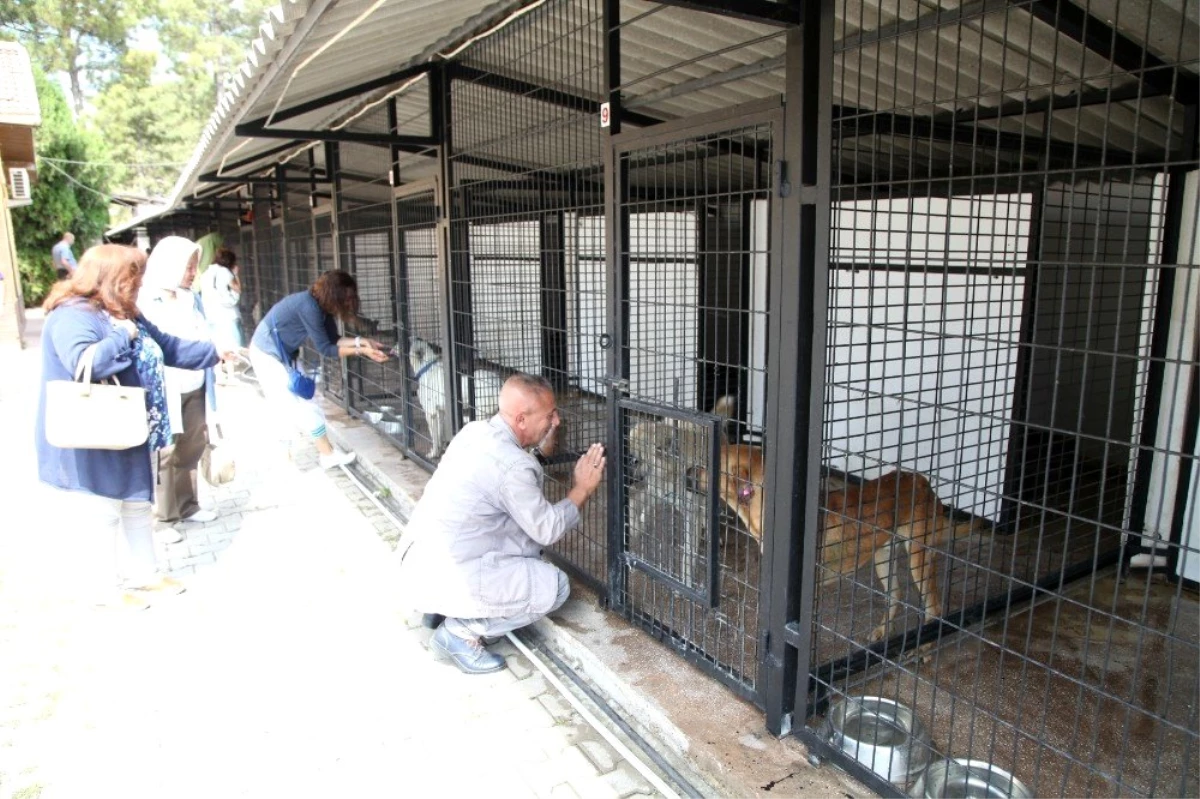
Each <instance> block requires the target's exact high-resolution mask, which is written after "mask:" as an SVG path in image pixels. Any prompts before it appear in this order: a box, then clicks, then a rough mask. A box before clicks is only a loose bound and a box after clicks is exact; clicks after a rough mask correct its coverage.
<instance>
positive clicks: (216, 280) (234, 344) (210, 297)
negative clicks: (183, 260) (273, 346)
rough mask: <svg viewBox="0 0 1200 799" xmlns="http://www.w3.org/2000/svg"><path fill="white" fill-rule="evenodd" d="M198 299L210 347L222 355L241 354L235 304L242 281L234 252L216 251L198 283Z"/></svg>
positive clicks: (239, 329) (239, 297)
mask: <svg viewBox="0 0 1200 799" xmlns="http://www.w3.org/2000/svg"><path fill="white" fill-rule="evenodd" d="M200 297H201V299H202V300H203V302H204V316H205V318H206V319H208V327H209V330H211V331H212V339H213V343H214V344H216V345H217V347H218V349H220V350H222V351H225V350H240V349H241V348H242V346H243V341H242V327H241V315H240V313H239V311H238V302H239V300H241V297H242V281H241V278H240V277H239V276H238V263H237V254H236V253H234V251H233V250H231V249H229V248H227V247H221V248H219V249H218V250H217V252H216V254H215V255H214V256H213V262H212V264H210V265H209V267H208V269H206V270H204V275H203V276H202V277H201V279H200ZM226 366H230V365H229V364H227V365H226Z"/></svg>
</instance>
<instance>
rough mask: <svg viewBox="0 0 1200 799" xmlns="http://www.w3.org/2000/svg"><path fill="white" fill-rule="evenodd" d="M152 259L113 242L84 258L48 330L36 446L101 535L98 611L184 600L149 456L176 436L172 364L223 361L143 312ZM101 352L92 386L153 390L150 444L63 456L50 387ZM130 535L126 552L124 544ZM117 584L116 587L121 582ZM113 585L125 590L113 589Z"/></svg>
mask: <svg viewBox="0 0 1200 799" xmlns="http://www.w3.org/2000/svg"><path fill="white" fill-rule="evenodd" d="M145 265H146V256H145V255H144V254H143V253H141V252H140V251H139V250H136V249H134V248H132V247H122V246H118V245H115V244H104V245H100V246H98V247H92V248H91V249H89V250H88V251H87V252H85V253H84V254H83V257H82V258H81V259H80V260H79V266H78V267H77V268H76V269H75V272H74V273H73V274H72V275H71V277H70V279H69V280H64V281H60V282H59V283H58V284H56V285H55V286H54V288H53V290H52V291H51V292H50V296H49V297H47V298H46V302H45V305H44V307H45V310H46V323H45V326H44V327H43V328H42V385H41V395H40V397H39V400H38V413H37V421H36V424H35V431H34V436H35V443H36V446H37V456H38V476H39V477H40V479H41V480H42V482H44V483H48V484H49V485H52V486H54V487H56V488H59V489H62V490H63V491H69V492H73V493H74V494H75V496H74V497H73V498H72V502H71V503H68V504H69V505H70V504H74V506H75V508H76V509H77V510H78V513H79V520H78V525H79V526H80V527H83V528H96V529H95V534H94V535H86V536H85V540H87V541H88V543H89V545H92V546H94V547H95V550H94V553H93V555H94V558H93V559H94V560H96V561H97V562H103V563H105V564H106V567H105V568H104V569H98V570H96V574H95V583H96V584H95V586H94V589H95V590H96V593H97V595H98V599H99V603H100V604H106V605H118V606H123V607H131V608H144V607H146V606H147V603H146V600H147V597H148V596H152V595H154V594H155V593H159V594H177V593H180V592H181V591H183V586H182V585H181V584H180V583H179V582H178V581H177V580H174V579H172V578H170V577H165V576H162V575H160V574H158V573H157V569H156V562H155V554H154V540H153V537H152V528H153V524H154V520H153V511H152V506H151V503H152V502H153V500H154V482H153V478H152V476H151V469H150V453H151V451H152V450H154V449H160V448H162V447H163V446H166V444H167V442H169V441H170V438H171V430H170V421H169V419H168V416H167V413H166V393H165V389H164V386H163V374H164V371H163V369H164V366H177V367H181V368H183V369H204V368H206V367H209V366H212V365H214V364H216V363H217V361H218V360H220V358H219V356H218V354H217V351H216V348H215V347H213V345H212V343H211V342H209V341H187V340H184V339H180V338H176V337H175V336H171V335H168V334H166V333H163V332H162V331H161V330H159V329H158V328H157V327H155V326H154V325H153V324H151V323H150V322H148V321H147V320H146V319H145V318H144V317H143V316H142V315H141V314H139V313H138V309H137V295H138V289H139V288H140V287H141V285H142V274H143V271H144V270H145ZM92 346H95V357H94V359H93V362H92V364H93V365H92V379H93V380H97V381H99V380H106V379H108V378H110V377H113V376H116V378H117V381H118V382H120V383H121V385H124V386H139V387H141V388H144V389H146V396H147V405H148V407H147V416H148V418H149V421H150V437H149V439H148V440H147V441H146V443H144V444H140V445H138V446H136V447H130V448H129V449H123V450H99V449H64V448H61V447H55V446H53V445H51V444H50V443H49V442H48V441H47V440H46V383H47V382H48V381H51V380H72V379H74V375H75V368H76V365H77V364H78V363H79V359H80V357H81V356H82V355H83V353H84V351H85V350H87V349H88V348H90V347H92ZM122 534H123V535H124V538H125V544H126V545H127V546H120V545H119V538H118V537H119V536H120V535H122ZM114 576H115V578H116V580H115V581H114ZM114 582H116V583H117V584H121V585H122V590H117V591H114V590H113V588H114Z"/></svg>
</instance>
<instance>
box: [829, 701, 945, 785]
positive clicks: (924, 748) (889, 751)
mask: <svg viewBox="0 0 1200 799" xmlns="http://www.w3.org/2000/svg"><path fill="white" fill-rule="evenodd" d="M825 724H826V735H827V738H826V740H828V741H829V743H830V744H832V745H833V746H835V747H837V748H838V749H841V750H842V751H843V752H845V753H846V754H848V755H850V757H852V758H854V759H855V760H857V761H858V762H859V763H862V764H863V765H864V766H866V767H867V768H869V769H871V771H873V772H875V773H876V774H878V775H879V776H881V777H883V778H884V779H885V780H887V781H888V782H892V783H895V784H897V785H900V786H907V785H908V784H909V783H910V782H912V780H913V778H914V777H917V776H918V775H919V774H920V773H921V772H922V771H923V770H924V769H925V766H926V764H927V763H928V762H929V751H930V746H931V742H930V737H929V732H928V731H927V730H926V729H925V725H924V724H922V723H921V720H920V719H919V718H917V717H916V715H915V714H914V713H913V712H912V710H910V709H909V708H907V707H905V706H904V705H902V704H900V703H899V702H894V701H892V700H891V699H885V698H884V697H881V696H851V697H847V698H846V699H844V700H842V701H841V702H838V703H836V704H835V705H834V706H833V707H832V708H830V711H829V717H828V719H827V720H826V722H825Z"/></svg>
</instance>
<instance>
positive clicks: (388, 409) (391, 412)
mask: <svg viewBox="0 0 1200 799" xmlns="http://www.w3.org/2000/svg"><path fill="white" fill-rule="evenodd" d="M379 410H380V411H381V412H382V413H383V415H384V416H395V415H396V409H395V408H394V407H392V406H391V405H380V406H379Z"/></svg>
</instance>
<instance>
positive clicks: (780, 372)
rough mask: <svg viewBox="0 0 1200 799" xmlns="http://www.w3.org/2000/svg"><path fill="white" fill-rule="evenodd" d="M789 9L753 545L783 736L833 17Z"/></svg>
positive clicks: (815, 456)
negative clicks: (760, 499) (758, 542)
mask: <svg viewBox="0 0 1200 799" xmlns="http://www.w3.org/2000/svg"><path fill="white" fill-rule="evenodd" d="M800 7H801V11H802V16H803V20H804V23H803V24H802V25H801V26H800V27H799V28H796V29H793V30H791V31H789V33H788V39H787V50H786V55H785V59H786V63H787V72H786V76H787V77H786V92H785V102H786V106H785V109H784V132H783V133H784V145H783V154H782V159H781V163H779V164H777V167H776V170H775V174H776V186H775V187H774V188H775V193H776V203H775V205H776V206H777V207H778V208H779V211H778V212H777V215H776V220H777V221H778V223H779V224H777V225H774V226H773V227H774V228H775V229H777V230H779V231H781V232H780V234H779V239H778V242H779V257H778V258H774V259H772V275H771V287H772V290H771V297H770V304H771V307H770V320H771V321H770V325H771V341H772V346H771V347H770V348H769V349H770V353H771V354H770V357H769V362H768V365H767V369H768V374H771V375H773V376H774V377H775V381H774V385H773V390H772V391H771V392H770V393H769V396H768V399H767V419H768V423H769V429H771V430H773V431H774V435H773V441H774V446H771V447H768V448H767V458H768V464H767V475H768V478H767V482H768V485H767V486H766V487H765V488H764V490H765V491H767V492H768V493H769V496H772V497H776V498H777V500H776V501H775V502H774V503H772V505H773V508H771V507H769V508H768V511H767V518H766V519H765V521H764V524H765V526H766V529H768V530H775V531H777V534H776V535H774V536H768V537H766V540H765V541H764V547H765V548H764V552H763V558H762V564H763V566H762V574H761V580H762V585H763V592H764V595H766V596H767V597H768V598H769V599H768V602H767V603H766V607H765V609H763V610H760V614H762V615H764V616H765V617H766V618H765V619H762V620H760V623H761V621H765V622H766V623H765V624H764V627H765V628H766V629H767V631H768V635H767V639H766V640H765V641H764V642H762V646H763V650H764V654H763V671H764V675H763V684H764V686H765V687H764V691H763V699H764V702H765V704H766V709H767V727H768V728H769V729H770V730H771V731H772V732H773V733H775V734H777V735H781V734H786V733H788V732H790V731H791V728H792V726H793V712H794V710H795V709H796V708H797V707H798V706H799V709H800V711H801V713H802V714H803V713H804V712H806V710H807V708H806V702H807V694H808V681H807V679H805V676H804V675H805V674H806V673H807V667H808V664H809V662H810V660H811V652H812V634H811V631H812V613H813V607H812V605H813V594H814V591H813V580H814V577H815V574H816V561H817V540H816V539H817V536H816V535H815V531H816V525H817V504H818V501H819V500H818V498H819V485H820V468H821V424H822V418H823V407H824V406H823V402H824V372H825V337H826V330H825V317H826V306H827V303H828V298H827V290H828V270H829V214H830V202H831V196H830V194H831V188H830V187H831V172H830V162H829V159H830V153H831V150H832V147H831V136H832V92H833V85H832V73H833V20H834V8H833V3H832V2H829V1H828V0H826V1H825V2H822V0H801V2H800ZM790 531H795V532H791V533H790V534H789V532H790ZM797 589H798V590H797Z"/></svg>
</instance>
